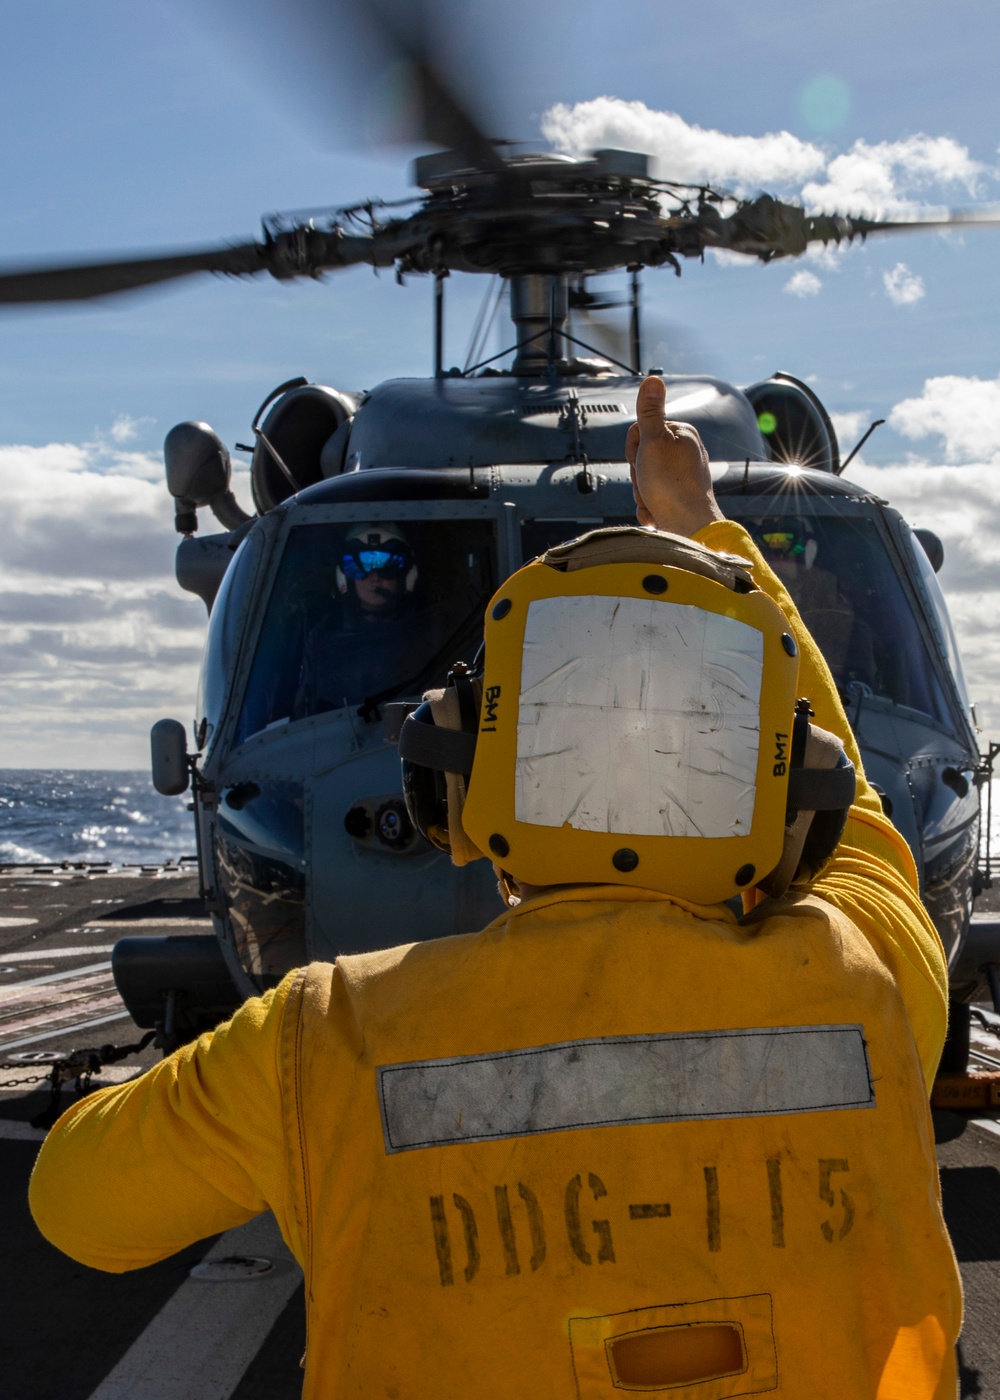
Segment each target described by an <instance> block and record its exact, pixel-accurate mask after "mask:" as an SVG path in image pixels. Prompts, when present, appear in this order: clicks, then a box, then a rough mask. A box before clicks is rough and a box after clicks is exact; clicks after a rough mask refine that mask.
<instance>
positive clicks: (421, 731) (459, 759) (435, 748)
mask: <svg viewBox="0 0 1000 1400" xmlns="http://www.w3.org/2000/svg"><path fill="white" fill-rule="evenodd" d="M475 754H476V736H475V734H465V733H463V732H462V730H460V729H442V728H440V726H438V725H436V724H427V723H425V721H424V720H421V719H414V717H413V716H412V715H408V716H407V718H406V719H405V720H404V721H403V727H402V729H401V730H400V731H399V756H400V758H405V759H406V760H407V761H408V762H410V763H416V764H417V765H418V766H419V767H421V768H436V769H438V771H439V772H443V773H461V774H463V775H467V774H469V773H471V772H472V760H473V758H474V757H475Z"/></svg>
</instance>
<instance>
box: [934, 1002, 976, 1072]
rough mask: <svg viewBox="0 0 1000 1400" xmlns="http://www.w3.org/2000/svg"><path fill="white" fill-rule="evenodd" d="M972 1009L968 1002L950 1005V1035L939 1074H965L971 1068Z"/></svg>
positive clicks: (945, 1044)
mask: <svg viewBox="0 0 1000 1400" xmlns="http://www.w3.org/2000/svg"><path fill="white" fill-rule="evenodd" d="M971 1022H972V1008H971V1007H970V1006H969V1003H968V1002H966V1001H952V1002H949V1003H948V1035H947V1038H946V1039H945V1042H944V1049H943V1050H942V1051H941V1063H940V1064H939V1065H938V1074H964V1073H965V1071H966V1070H967V1069H968V1067H969V1030H970V1028H971Z"/></svg>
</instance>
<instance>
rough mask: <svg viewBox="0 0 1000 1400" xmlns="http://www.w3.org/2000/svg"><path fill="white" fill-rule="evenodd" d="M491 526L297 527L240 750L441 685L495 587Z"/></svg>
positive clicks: (257, 661)
mask: <svg viewBox="0 0 1000 1400" xmlns="http://www.w3.org/2000/svg"><path fill="white" fill-rule="evenodd" d="M492 534H493V532H492V530H491V529H490V527H489V526H488V525H487V524H486V523H485V522H483V521H467V522H460V521H436V522H433V523H432V522H429V521H417V520H414V521H408V522H407V527H406V529H405V530H404V529H403V528H402V527H400V526H398V525H397V524H395V522H392V521H368V522H360V523H359V524H346V525H345V524H341V525H338V524H334V523H332V522H324V523H320V524H315V525H297V526H295V527H294V528H293V529H292V530H291V531H290V532H289V535H288V539H287V540H286V543H285V549H284V553H283V555H282V559H281V563H280V565H279V568H278V572H277V575H276V577H275V581H274V585H273V587H272V590H271V595H270V598H269V600H268V604H267V610H266V613H265V615H264V620H263V624H262V627H261V630H260V635H259V637H258V640H257V648H256V652H255V656H254V661H253V665H252V667H251V670H250V675H249V679H248V681H247V686H246V689H245V692H244V695H243V702H242V706H241V709H240V716H239V720H238V722H237V727H236V731H235V738H234V742H235V743H236V744H240V743H242V742H243V741H244V740H245V739H248V738H250V737H251V736H252V735H254V734H259V733H261V732H262V731H263V730H266V729H269V728H272V727H275V726H279V725H284V724H290V723H295V722H296V721H297V720H301V719H306V718H310V717H312V716H315V715H319V714H323V713H325V712H327V711H331V710H337V709H340V708H343V707H347V706H350V705H355V706H361V707H364V706H366V705H367V706H369V707H373V706H377V705H378V704H380V703H382V702H383V701H385V700H387V699H389V698H390V697H391V696H393V695H395V694H400V693H405V694H411V693H413V692H414V691H416V690H419V689H421V688H426V687H427V686H428V685H430V684H433V683H434V682H435V681H438V680H439V679H442V678H443V677H441V675H440V673H441V671H442V668H443V669H444V671H447V667H448V665H449V664H450V662H451V661H453V660H454V659H455V658H456V657H459V656H464V655H465V654H466V653H467V652H468V649H469V647H470V645H471V644H472V643H473V641H474V639H475V637H476V635H477V634H478V633H479V632H480V631H481V629H482V612H483V609H484V607H485V606H486V602H487V600H488V599H489V597H490V595H491V594H492V592H493V590H494V588H495V587H496V562H495V549H494V547H493V538H492Z"/></svg>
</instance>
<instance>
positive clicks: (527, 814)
mask: <svg viewBox="0 0 1000 1400" xmlns="http://www.w3.org/2000/svg"><path fill="white" fill-rule="evenodd" d="M797 680H798V655H797V648H796V645H795V642H794V639H793V638H792V636H791V635H790V633H789V632H788V627H787V622H786V620H785V617H784V615H783V613H782V612H781V610H780V608H779V607H778V606H777V604H776V603H774V602H773V601H772V600H771V599H770V598H769V597H768V596H767V595H766V594H765V593H763V592H762V591H761V590H760V589H759V588H757V586H756V585H755V584H754V582H753V579H752V576H751V574H750V566H749V565H748V564H747V562H746V561H745V560H741V559H739V558H737V557H736V556H733V555H725V554H720V553H717V552H715V551H712V550H709V549H706V548H705V547H704V546H702V545H699V544H696V543H694V542H693V541H691V540H687V539H682V538H680V537H679V536H675V535H668V534H665V533H663V532H660V531H653V530H647V529H641V528H638V527H618V528H613V529H606V530H596V531H593V532H591V533H590V534H588V535H584V536H582V537H580V538H579V539H577V540H573V541H570V542H569V543H567V544H564V545H559V546H556V547H555V548H554V549H550V550H549V551H548V552H547V553H546V554H544V555H542V556H541V557H540V558H538V559H536V560H534V561H532V562H531V563H530V564H528V565H526V566H525V567H524V568H522V569H521V570H519V571H518V573H516V574H514V575H513V576H512V577H511V578H509V579H508V580H507V582H506V583H505V584H504V585H503V586H502V587H501V588H500V590H499V591H498V592H497V593H496V594H495V596H494V598H493V599H492V601H491V603H490V605H489V607H488V609H487V614H486V627H485V662H484V668H483V673H482V675H481V676H477V677H472V676H469V675H467V674H461V673H460V674H457V675H456V674H455V673H453V674H452V676H451V677H449V684H448V686H446V687H445V689H444V690H443V691H436V692H430V693H429V694H428V695H427V696H426V697H425V700H424V703H423V704H422V705H421V706H420V707H419V708H417V709H415V710H414V711H413V712H412V713H411V714H409V715H408V716H407V718H406V719H405V721H404V722H403V724H402V727H401V730H400V735H399V749H400V757H401V759H402V764H403V779H404V793H405V796H406V801H407V806H408V809H409V812H410V817H411V819H412V820H413V822H414V824H415V826H416V827H417V828H418V830H420V831H421V832H422V834H423V835H424V836H425V837H426V838H427V839H428V840H430V841H431V842H432V843H433V844H435V845H438V846H439V847H441V848H442V849H445V850H448V851H449V853H450V854H451V857H452V860H453V861H454V862H455V863H456V864H464V863H465V862H466V861H467V860H470V859H475V858H477V857H480V856H487V857H489V858H492V859H493V860H494V861H495V862H496V863H497V864H498V865H499V866H500V867H501V868H502V869H503V870H504V871H505V872H506V873H507V874H509V875H511V876H513V877H514V878H515V879H516V880H518V881H521V882H524V883H528V884H532V885H556V884H593V883H595V882H596V883H601V884H605V883H607V884H623V885H632V886H637V887H641V888H645V889H653V890H658V891H660V892H662V893H664V894H669V895H673V896H675V897H679V898H682V899H688V900H691V901H692V902H694V903H698V904H715V903H719V902H721V901H723V900H726V899H729V898H730V897H732V896H733V895H735V894H739V893H744V892H747V891H748V890H750V889H752V888H753V887H755V886H756V887H759V888H761V889H763V890H765V892H766V893H768V894H771V895H779V894H782V893H784V891H785V890H786V889H787V888H788V886H789V885H790V884H792V883H794V882H802V881H806V880H809V879H812V878H814V876H815V875H816V874H817V873H818V871H819V870H820V869H821V867H822V866H823V864H825V862H826V860H827V859H828V858H829V856H830V855H831V854H832V852H833V850H834V848H835V846H836V844H837V841H838V840H839V838H840V834H841V832H842V831H843V827H844V823H845V821H846V816H847V809H848V808H849V806H850V804H851V802H852V801H853V798H854V789H855V776H854V768H853V765H852V764H851V763H850V761H849V759H848V758H847V756H846V755H845V754H844V752H843V748H842V746H841V744H840V741H839V740H838V739H837V738H836V737H835V736H834V735H831V734H827V733H826V732H825V731H823V730H820V729H818V728H817V727H816V726H815V725H812V724H810V722H809V720H810V715H811V711H810V709H809V705H808V702H807V701H805V700H801V699H800V700H798V701H797V700H796V689H797ZM817 813H819V814H821V817H822V820H820V821H817V820H816V819H815V818H816V814H817Z"/></svg>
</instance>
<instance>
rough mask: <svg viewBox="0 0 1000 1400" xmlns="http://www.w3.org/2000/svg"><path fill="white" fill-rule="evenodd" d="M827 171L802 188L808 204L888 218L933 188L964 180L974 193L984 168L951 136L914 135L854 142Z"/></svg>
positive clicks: (968, 190) (947, 187) (952, 185)
mask: <svg viewBox="0 0 1000 1400" xmlns="http://www.w3.org/2000/svg"><path fill="white" fill-rule="evenodd" d="M824 173H825V176H826V178H825V180H822V181H819V180H813V181H810V182H809V183H807V184H806V185H805V186H804V187H803V189H802V198H803V199H804V200H805V203H806V206H807V207H808V208H810V209H813V210H828V211H839V212H840V213H843V214H864V215H867V216H868V217H869V218H886V217H888V216H890V215H893V214H901V215H905V214H906V213H907V212H908V210H909V208H910V207H911V206H912V201H913V199H914V198H915V197H917V196H922V195H925V194H926V193H927V192H928V191H929V190H932V189H936V188H943V189H945V190H953V189H954V188H955V186H959V185H960V186H961V187H962V188H963V190H964V191H965V192H966V194H968V195H969V196H974V195H975V194H976V191H977V185H978V181H979V180H980V178H981V177H982V175H983V174H984V173H985V167H984V166H983V165H982V164H980V162H979V161H976V160H973V159H972V157H971V156H970V154H969V151H968V149H967V148H966V147H965V146H961V145H959V143H958V142H957V141H953V140H952V139H951V137H950V136H911V137H908V138H907V139H906V140H905V141H880V142H878V143H877V144H876V145H869V144H868V142H867V141H855V143H854V145H853V146H852V147H851V149H850V150H849V151H846V152H844V153H843V154H842V155H838V156H834V157H833V158H832V160H830V162H829V164H828V165H827V166H826V169H825V172H824Z"/></svg>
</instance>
